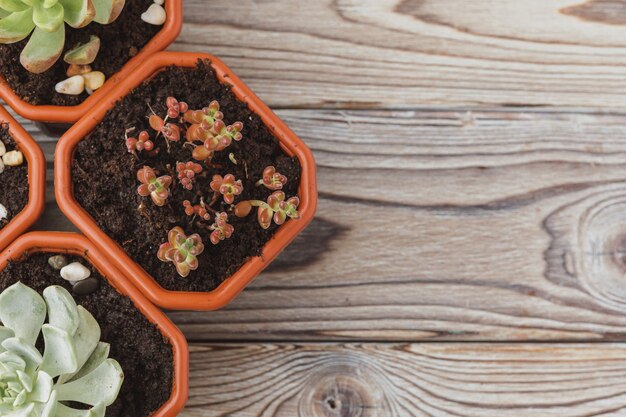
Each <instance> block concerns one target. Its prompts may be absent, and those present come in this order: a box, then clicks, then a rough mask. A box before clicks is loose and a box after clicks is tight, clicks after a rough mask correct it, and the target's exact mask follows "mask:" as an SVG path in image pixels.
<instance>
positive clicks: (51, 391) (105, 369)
mask: <svg viewBox="0 0 626 417" xmlns="http://www.w3.org/2000/svg"><path fill="white" fill-rule="evenodd" d="M46 316H47V317H48V323H45V320H46ZM0 322H2V325H1V326H0V415H2V416H14V417H22V416H23V417H50V416H57V417H61V416H104V415H105V413H106V407H108V406H109V405H111V404H113V402H114V401H115V400H116V399H117V396H118V394H119V391H120V388H121V386H122V383H123V381H124V373H123V371H122V368H121V367H120V364H119V363H118V362H117V361H116V360H114V359H111V358H109V357H108V356H109V351H110V345H109V344H107V343H104V342H101V341H100V335H101V330H100V326H99V324H98V322H97V321H96V319H95V318H94V317H93V316H92V315H91V313H89V311H87V310H86V309H85V308H83V307H82V306H79V305H76V301H75V300H74V298H72V296H71V295H70V293H69V292H68V291H67V290H66V289H64V288H62V287H60V286H51V287H48V288H46V289H45V290H44V291H43V298H42V297H41V296H40V295H39V294H38V293H37V292H36V291H35V290H33V289H31V288H30V287H27V286H26V285H24V284H22V283H20V282H18V283H16V284H13V285H12V286H10V287H8V288H7V289H6V290H4V291H3V292H2V294H0ZM40 334H41V335H43V338H42V339H43V342H44V344H43V346H44V349H43V354H42V353H40V351H39V349H37V346H38V344H37V340H38V339H39V338H40ZM75 404H76V405H78V408H73V407H76V405H75Z"/></svg>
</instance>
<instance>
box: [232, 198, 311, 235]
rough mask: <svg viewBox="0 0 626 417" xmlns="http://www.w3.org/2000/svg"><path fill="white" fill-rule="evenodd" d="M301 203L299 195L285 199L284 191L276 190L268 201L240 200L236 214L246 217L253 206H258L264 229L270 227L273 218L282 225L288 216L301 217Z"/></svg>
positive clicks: (260, 222)
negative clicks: (299, 210)
mask: <svg viewBox="0 0 626 417" xmlns="http://www.w3.org/2000/svg"><path fill="white" fill-rule="evenodd" d="M299 205H300V199H299V198H298V197H291V198H289V199H287V200H285V193H284V192H282V191H275V192H274V193H272V195H270V196H269V197H268V198H267V202H264V201H260V200H248V201H242V202H240V203H239V204H237V205H236V206H235V215H236V216H237V217H246V216H247V215H248V214H250V211H251V210H252V207H258V210H257V220H258V221H259V224H260V225H261V227H262V228H263V229H268V228H269V227H270V225H271V224H272V220H274V223H276V224H277V225H279V226H280V225H281V224H283V223H285V221H286V220H287V218H291V219H294V220H297V219H299V218H300V213H298V206H299Z"/></svg>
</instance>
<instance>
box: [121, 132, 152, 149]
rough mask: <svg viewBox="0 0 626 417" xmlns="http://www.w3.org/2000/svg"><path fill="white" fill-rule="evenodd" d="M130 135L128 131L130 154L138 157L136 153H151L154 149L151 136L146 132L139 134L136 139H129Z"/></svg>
mask: <svg viewBox="0 0 626 417" xmlns="http://www.w3.org/2000/svg"><path fill="white" fill-rule="evenodd" d="M131 131H132V129H131ZM128 133H129V131H126V149H128V152H130V153H132V154H135V155H136V152H141V151H143V150H146V151H148V152H150V151H151V150H153V149H154V142H152V140H150V135H149V134H148V132H146V131H145V130H143V131H141V132H139V135H138V136H137V137H136V138H134V137H128Z"/></svg>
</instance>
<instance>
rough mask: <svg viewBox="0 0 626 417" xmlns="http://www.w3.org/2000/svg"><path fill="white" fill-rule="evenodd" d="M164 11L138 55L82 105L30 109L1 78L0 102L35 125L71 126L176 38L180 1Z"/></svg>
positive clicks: (168, 0) (171, 0)
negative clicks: (159, 25) (160, 24)
mask: <svg viewBox="0 0 626 417" xmlns="http://www.w3.org/2000/svg"><path fill="white" fill-rule="evenodd" d="M165 10H166V12H167V20H166V21H165V24H164V25H163V27H162V28H161V30H160V31H159V33H157V34H156V35H155V36H154V37H153V38H152V39H151V40H150V41H149V42H148V43H147V44H146V45H145V46H144V47H143V48H142V49H141V50H140V51H139V53H138V54H137V55H135V56H134V57H133V58H131V59H130V60H129V61H128V62H127V63H126V64H125V65H124V66H123V67H122V68H121V69H120V70H119V71H118V72H117V73H115V74H114V75H113V76H111V77H109V79H108V80H107V81H106V82H105V83H104V85H103V86H102V87H100V88H99V89H98V90H97V91H95V92H94V93H93V94H92V95H90V96H89V97H88V98H87V99H85V101H83V102H82V103H81V104H79V105H77V106H53V105H34V104H30V103H27V102H26V101H24V100H22V98H21V97H20V96H18V95H17V94H16V93H15V91H13V89H12V88H11V87H10V86H9V85H8V84H7V82H6V81H5V80H4V77H2V76H0V98H2V99H3V100H4V101H5V102H6V103H7V104H8V105H9V106H11V108H12V109H13V110H15V112H16V113H17V114H19V115H20V116H22V117H24V118H26V119H30V120H33V121H36V122H43V123H60V124H67V123H74V122H76V121H77V120H78V119H80V118H81V117H83V116H84V115H85V114H87V113H88V112H89V110H90V109H91V108H92V107H93V106H94V105H95V104H96V103H97V102H98V101H100V100H101V99H102V98H103V97H104V96H105V95H106V94H107V93H108V92H109V91H111V90H112V89H113V87H114V86H115V85H117V84H118V83H119V82H120V81H122V80H125V79H126V78H128V77H129V76H130V75H131V74H132V73H133V72H134V70H135V67H137V65H139V64H140V63H142V62H143V61H144V60H145V59H146V58H147V57H148V56H150V55H151V54H153V53H155V52H158V51H162V50H164V49H165V48H167V47H168V46H169V45H170V44H171V43H172V42H174V40H175V39H176V38H177V37H178V35H179V34H180V31H181V29H182V26H183V5H182V0H166V1H165Z"/></svg>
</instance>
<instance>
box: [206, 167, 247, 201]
mask: <svg viewBox="0 0 626 417" xmlns="http://www.w3.org/2000/svg"><path fill="white" fill-rule="evenodd" d="M210 185H211V189H212V190H213V191H216V192H218V193H220V194H222V195H223V196H224V202H225V203H226V204H233V203H234V202H235V196H237V195H239V194H241V193H242V192H243V185H242V184H241V180H237V179H235V176H234V175H233V174H227V175H226V176H225V177H223V178H222V176H221V175H214V176H213V181H211V184H210Z"/></svg>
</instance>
